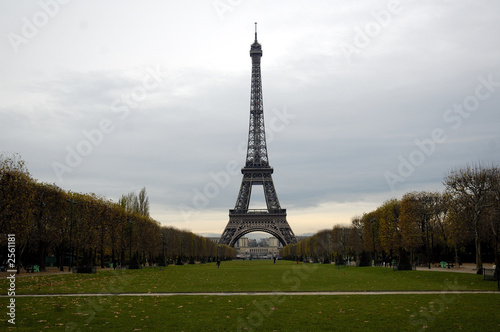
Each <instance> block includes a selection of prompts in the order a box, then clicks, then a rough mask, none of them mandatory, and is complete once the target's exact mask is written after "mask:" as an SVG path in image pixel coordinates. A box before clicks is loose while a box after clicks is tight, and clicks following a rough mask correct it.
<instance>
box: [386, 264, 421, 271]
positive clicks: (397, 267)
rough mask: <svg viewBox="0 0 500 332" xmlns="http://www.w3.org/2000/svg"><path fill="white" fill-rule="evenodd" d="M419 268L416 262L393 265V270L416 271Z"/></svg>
mask: <svg viewBox="0 0 500 332" xmlns="http://www.w3.org/2000/svg"><path fill="white" fill-rule="evenodd" d="M416 269H417V266H416V265H415V264H403V265H397V264H396V265H393V266H392V270H393V271H412V270H413V271H415V270H416Z"/></svg>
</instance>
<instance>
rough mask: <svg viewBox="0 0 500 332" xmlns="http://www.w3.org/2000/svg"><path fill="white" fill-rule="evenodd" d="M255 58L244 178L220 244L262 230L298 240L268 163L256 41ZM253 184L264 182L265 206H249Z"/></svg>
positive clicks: (285, 240) (259, 50)
mask: <svg viewBox="0 0 500 332" xmlns="http://www.w3.org/2000/svg"><path fill="white" fill-rule="evenodd" d="M250 57H251V58H252V83H251V94H250V124H249V133H248V148H247V156H246V161H245V167H243V168H242V169H241V173H242V174H243V180H242V181H241V186H240V191H239V193H238V198H237V199H236V204H235V206H234V209H233V210H229V222H228V224H227V226H226V228H225V229H224V232H223V233H222V236H221V238H220V239H219V244H227V245H229V246H232V247H234V245H235V244H236V242H237V241H238V240H239V238H241V237H242V236H244V235H245V234H248V233H251V232H255V231H262V232H266V233H269V234H271V235H273V236H274V237H276V238H277V239H278V240H279V241H280V242H281V244H282V245H283V246H285V245H287V244H290V243H295V242H297V238H296V237H295V234H294V233H293V231H292V229H291V227H290V225H289V224H288V222H287V220H286V209H282V208H281V206H280V202H279V200H278V195H277V194H276V190H275V188H274V183H273V178H272V174H273V168H272V167H270V166H269V158H268V155H267V145H266V132H265V127H264V107H263V101H262V79H261V74H260V73H261V70H260V59H261V57H262V47H261V45H260V44H259V43H258V41H257V23H256V24H255V41H254V43H253V44H252V45H251V47H250ZM254 185H258V186H262V187H263V190H264V196H265V199H266V206H267V209H266V210H250V209H249V208H248V207H249V203H250V196H251V194H252V187H253V186H254Z"/></svg>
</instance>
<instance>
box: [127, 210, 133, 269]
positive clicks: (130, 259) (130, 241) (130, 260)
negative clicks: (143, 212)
mask: <svg viewBox="0 0 500 332" xmlns="http://www.w3.org/2000/svg"><path fill="white" fill-rule="evenodd" d="M127 222H128V223H129V224H130V233H129V234H130V240H129V252H128V257H129V265H132V227H133V226H134V221H133V220H132V219H127Z"/></svg>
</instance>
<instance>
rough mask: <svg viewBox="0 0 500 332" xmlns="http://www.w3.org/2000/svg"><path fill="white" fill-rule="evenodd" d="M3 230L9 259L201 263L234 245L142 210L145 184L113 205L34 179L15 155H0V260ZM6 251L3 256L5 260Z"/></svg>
mask: <svg viewBox="0 0 500 332" xmlns="http://www.w3.org/2000/svg"><path fill="white" fill-rule="evenodd" d="M7 234H15V239H16V258H17V262H16V264H17V265H18V266H26V265H32V264H36V265H39V266H40V267H41V268H42V269H44V268H45V265H46V261H47V262H48V261H50V263H51V264H53V265H54V266H59V267H61V268H62V267H63V266H96V265H100V266H101V267H104V266H109V264H110V263H113V264H114V266H116V265H121V266H125V265H129V266H131V265H135V266H139V265H145V264H160V265H164V264H167V263H169V262H170V263H177V264H182V263H184V262H189V263H194V262H195V261H200V262H205V261H209V260H213V259H215V258H217V257H219V258H221V259H230V258H233V257H235V256H236V251H235V249H234V248H231V247H228V246H225V245H217V244H216V243H215V242H213V241H211V240H208V239H207V238H204V237H202V236H199V235H196V234H194V233H192V232H189V231H185V230H179V229H176V228H174V227H170V226H162V225H161V224H160V223H159V222H158V221H156V220H154V219H153V218H151V217H150V215H149V198H148V196H147V193H146V189H145V188H143V189H142V190H141V191H140V192H139V194H136V193H134V192H132V193H129V194H126V195H122V197H121V198H120V199H119V200H118V202H113V201H112V200H110V199H107V198H105V197H101V196H98V195H95V194H85V193H76V192H71V191H64V190H62V189H61V188H59V187H58V186H56V185H54V184H48V183H40V182H38V181H36V180H34V179H33V178H32V177H31V175H30V173H29V172H28V170H27V168H26V165H25V162H24V161H23V160H22V159H21V158H20V157H19V156H18V155H14V156H4V155H0V247H1V248H3V249H2V251H1V255H3V256H2V257H1V261H0V265H3V264H4V261H5V260H6V256H5V255H4V253H5V254H6V253H7V249H6V246H7ZM4 256H5V257H4Z"/></svg>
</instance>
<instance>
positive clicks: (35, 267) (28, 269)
mask: <svg viewBox="0 0 500 332" xmlns="http://www.w3.org/2000/svg"><path fill="white" fill-rule="evenodd" d="M24 269H25V270H26V272H27V273H34V272H40V266H38V265H27V266H25V267H24Z"/></svg>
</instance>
